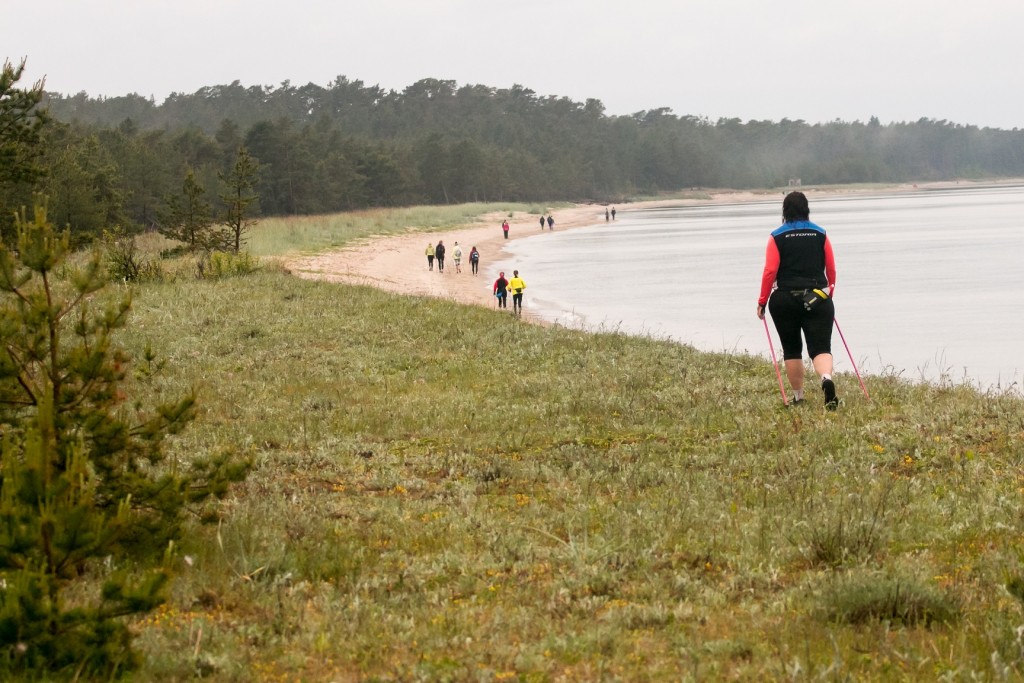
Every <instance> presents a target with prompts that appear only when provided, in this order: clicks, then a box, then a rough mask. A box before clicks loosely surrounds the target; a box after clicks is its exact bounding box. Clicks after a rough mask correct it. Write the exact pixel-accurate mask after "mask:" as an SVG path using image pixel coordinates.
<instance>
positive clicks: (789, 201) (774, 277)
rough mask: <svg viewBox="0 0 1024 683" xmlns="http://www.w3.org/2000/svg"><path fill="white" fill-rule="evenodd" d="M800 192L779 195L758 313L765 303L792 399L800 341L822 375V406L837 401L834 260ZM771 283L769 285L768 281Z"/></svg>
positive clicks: (797, 396) (797, 398) (798, 391)
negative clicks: (779, 219) (781, 197)
mask: <svg viewBox="0 0 1024 683" xmlns="http://www.w3.org/2000/svg"><path fill="white" fill-rule="evenodd" d="M810 215H811V210H810V207H809V206H808V204H807V197H806V196H805V195H804V193H803V192H790V193H789V194H788V195H786V198H785V199H784V200H783V201H782V220H783V223H782V225H781V226H780V227H779V228H777V229H776V230H775V231H773V232H772V234H771V237H770V238H769V240H768V248H767V250H766V252H765V259H764V272H763V273H762V275H761V293H760V296H758V299H757V317H758V318H760V319H762V320H763V319H764V312H765V306H766V305H767V307H768V311H769V312H770V313H771V315H772V322H774V323H775V329H776V330H777V331H778V333H779V341H780V342H781V343H782V357H783V358H784V359H785V366H786V378H787V379H788V380H789V386H790V387H791V388H792V389H793V398H792V403H794V404H798V403H802V402H803V400H804V365H803V341H804V340H806V342H807V355H808V356H810V358H811V364H812V365H813V366H814V371H815V372H816V373H817V374H818V376H819V377H821V391H822V393H823V394H824V396H825V408H826V409H827V410H835V409H836V408H837V407H839V398H838V397H837V396H836V385H835V382H833V380H832V325H833V322H834V321H835V314H836V311H835V305H834V304H833V303H832V293H833V292H834V291H835V286H836V262H835V257H834V256H833V254H832V244H831V242H829V239H828V235H826V234H825V230H824V229H823V228H821V227H820V226H818V225H815V224H814V223H812V222H811V221H810ZM773 285H774V287H775V289H774V290H773V289H772V287H773ZM801 334H802V335H803V339H801Z"/></svg>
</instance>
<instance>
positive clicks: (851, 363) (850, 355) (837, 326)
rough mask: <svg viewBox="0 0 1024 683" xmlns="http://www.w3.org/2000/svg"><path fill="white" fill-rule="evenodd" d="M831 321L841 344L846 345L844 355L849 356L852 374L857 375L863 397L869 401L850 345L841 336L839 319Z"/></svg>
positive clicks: (869, 398)
mask: <svg viewBox="0 0 1024 683" xmlns="http://www.w3.org/2000/svg"><path fill="white" fill-rule="evenodd" d="M832 322H833V323H835V326H836V332H838V333H839V338H840V339H842V340H843V346H845V347H846V355H847V356H849V357H850V365H852V366H853V372H854V374H856V375H857V381H858V382H860V390H861V391H863V392H864V398H866V399H867V400H869V401H870V400H871V397H870V396H868V390H867V387H865V386H864V380H862V379H861V378H860V371H859V370H858V369H857V364H856V363H854V362H853V354H852V353H850V347H849V345H848V344H847V343H846V337H844V336H843V331H842V329H840V327H839V321H838V320H836V319H835V318H832Z"/></svg>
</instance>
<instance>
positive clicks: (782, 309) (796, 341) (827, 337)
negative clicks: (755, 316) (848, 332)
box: [768, 289, 836, 360]
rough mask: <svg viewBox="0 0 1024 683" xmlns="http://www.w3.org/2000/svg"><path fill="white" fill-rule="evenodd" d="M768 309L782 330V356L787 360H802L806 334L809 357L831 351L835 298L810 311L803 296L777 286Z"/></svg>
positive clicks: (778, 327) (777, 328) (818, 303)
mask: <svg viewBox="0 0 1024 683" xmlns="http://www.w3.org/2000/svg"><path fill="white" fill-rule="evenodd" d="M768 311H769V312H770V313H771V314H772V322H774V323H775V329H776V330H777V331H778V333H779V342H780V343H781V344H782V357H783V358H784V359H785V360H799V359H800V358H801V356H802V353H803V340H802V339H801V338H800V334H801V333H803V337H804V339H806V340H807V355H808V356H809V357H810V358H812V359H813V358H814V357H815V356H817V355H819V354H822V353H832V321H833V320H835V317H836V307H835V304H833V303H832V299H823V300H821V301H819V302H817V303H816V304H814V306H813V307H812V308H811V310H809V311H808V310H807V309H805V308H804V301H803V298H802V297H800V296H797V295H795V294H793V293H792V292H791V291H790V290H788V289H776V290H775V291H774V292H772V296H771V298H770V299H768Z"/></svg>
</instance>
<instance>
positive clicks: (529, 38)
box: [0, 0, 1024, 129]
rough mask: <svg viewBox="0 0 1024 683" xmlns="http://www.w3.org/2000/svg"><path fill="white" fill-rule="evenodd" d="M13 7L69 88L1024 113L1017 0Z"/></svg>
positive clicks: (794, 111) (31, 69)
mask: <svg viewBox="0 0 1024 683" xmlns="http://www.w3.org/2000/svg"><path fill="white" fill-rule="evenodd" d="M0 19H2V21H0V59H3V58H7V59H9V60H11V61H13V62H17V61H19V60H20V59H21V58H22V57H27V58H28V67H27V70H26V73H27V77H26V78H24V79H23V84H29V83H31V82H34V81H36V80H38V79H40V78H43V77H45V78H46V89H47V90H49V91H52V92H59V93H63V94H75V93H78V92H81V91H85V92H86V93H88V94H89V95H91V96H94V97H95V96H99V95H103V96H117V95H125V94H128V93H138V94H140V95H143V96H146V97H149V96H151V95H152V96H153V97H154V98H155V99H156V101H157V102H161V101H163V99H164V98H165V97H166V96H167V95H169V94H170V93H172V92H180V93H192V92H195V91H196V90H198V89H199V88H201V87H203V86H209V85H221V84H227V83H231V82H233V81H236V80H237V81H240V82H241V84H242V85H243V86H252V85H271V86H279V85H280V84H281V83H282V82H283V81H286V80H287V81H291V83H292V85H296V86H297V85H304V84H306V83H315V84H317V85H322V86H329V85H330V84H331V83H332V82H333V81H334V79H335V77H337V76H346V77H348V78H349V79H350V80H361V81H363V82H364V83H365V84H366V85H379V86H381V87H383V88H386V89H394V90H402V89H403V88H405V87H406V86H408V85H411V84H412V83H415V82H416V81H418V80H420V79H422V78H441V79H450V80H454V81H456V82H457V83H458V84H459V85H466V84H482V85H487V86H492V87H497V88H507V87H509V86H511V85H513V84H519V85H522V86H525V87H527V88H530V89H531V90H533V91H535V92H536V93H537V94H538V95H540V96H548V95H556V96H565V97H569V98H571V99H573V100H576V101H579V102H582V101H585V100H586V99H588V98H595V99H599V100H601V101H602V102H603V103H604V105H605V109H606V113H608V114H612V115H615V114H631V113H634V112H637V111H642V110H647V109H656V108H659V107H668V108H670V109H672V110H673V112H675V113H676V114H679V115H694V116H703V117H708V118H710V119H712V120H717V119H718V118H723V117H725V118H739V119H742V120H744V121H746V120H751V119H759V120H764V119H767V120H772V121H778V120H780V119H783V118H789V119H794V120H795V119H803V120H805V121H807V122H810V123H817V122H822V121H832V120H835V119H840V120H843V121H855V120H860V121H867V120H868V119H869V118H870V117H871V116H877V117H878V118H879V119H881V121H882V122H883V123H890V122H893V121H916V120H918V119H920V118H922V117H924V118H930V119H946V120H948V121H952V122H955V123H963V124H971V125H977V126H990V127H996V128H1006V129H1010V128H1024V89H1022V87H1021V86H1022V81H1024V77H1022V74H1021V71H1020V65H1021V63H1022V61H1024V60H1022V54H1021V48H1020V44H1021V40H1022V35H1024V2H1022V1H1021V0H973V2H943V1H942V0H788V1H787V2H779V3H776V2H771V0H699V1H696V0H632V1H629V2H626V1H624V0H340V1H337V0H335V1H334V2H332V1H331V0H318V1H316V2H307V1H305V0H293V1H292V2H287V1H285V0H274V1H273V2H270V1H268V0H88V1H86V0H12V2H9V3H7V2H5V3H4V7H3V9H2V11H0Z"/></svg>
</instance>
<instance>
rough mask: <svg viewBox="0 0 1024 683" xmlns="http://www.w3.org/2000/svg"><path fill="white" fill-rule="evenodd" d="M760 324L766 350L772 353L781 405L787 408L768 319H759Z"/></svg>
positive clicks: (784, 389) (784, 388) (787, 403)
mask: <svg viewBox="0 0 1024 683" xmlns="http://www.w3.org/2000/svg"><path fill="white" fill-rule="evenodd" d="M761 322H763V323H764V333H765V335H767V337H768V349H769V350H770V351H771V352H772V365H774V366H775V376H776V377H777V378H778V380H779V393H781V394H782V405H785V406H788V405H789V401H788V400H787V399H786V387H784V386H782V373H781V372H779V361H778V359H777V358H776V357H775V345H774V344H772V333H771V332H769V331H768V319H767V318H761Z"/></svg>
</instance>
